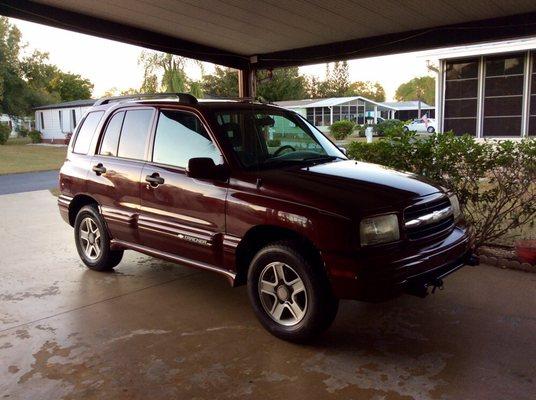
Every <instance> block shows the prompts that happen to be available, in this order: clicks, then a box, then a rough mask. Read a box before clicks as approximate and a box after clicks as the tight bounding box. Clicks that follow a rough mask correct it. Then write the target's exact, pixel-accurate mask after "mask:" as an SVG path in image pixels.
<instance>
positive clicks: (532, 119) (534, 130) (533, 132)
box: [529, 53, 536, 136]
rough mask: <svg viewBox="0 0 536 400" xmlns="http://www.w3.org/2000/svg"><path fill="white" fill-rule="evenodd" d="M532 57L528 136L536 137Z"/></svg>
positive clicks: (535, 72) (535, 57) (534, 61)
mask: <svg viewBox="0 0 536 400" xmlns="http://www.w3.org/2000/svg"><path fill="white" fill-rule="evenodd" d="M531 57H532V75H531V77H530V107H529V136H536V53H532V54H531Z"/></svg>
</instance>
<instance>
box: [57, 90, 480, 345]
mask: <svg viewBox="0 0 536 400" xmlns="http://www.w3.org/2000/svg"><path fill="white" fill-rule="evenodd" d="M60 190H61V196H60V197H59V200H58V203H59V207H60V211H61V215H62V216H63V218H64V219H65V220H66V221H67V222H68V223H69V224H70V225H71V226H73V227H74V233H75V241H76V247H77V249H78V253H79V254H80V257H81V259H82V261H83V262H84V263H85V264H86V265H87V266H88V267H89V268H91V269H94V270H98V271H105V270H111V269H112V268H114V267H115V266H116V265H117V264H119V262H120V261H121V257H122V255H123V251H124V250H136V251H139V252H142V253H145V254H149V255H151V256H155V257H159V258H162V259H166V260H170V261H174V262H177V263H179V264H182V265H187V266H191V267H196V268H201V269H206V270H209V271H213V272H216V273H218V274H221V275H222V276H224V277H226V278H227V279H228V281H229V282H230V283H231V284H232V285H240V284H244V283H247V285H248V292H249V297H250V300H251V303H252V305H253V309H254V310H255V313H256V315H257V316H258V318H259V320H260V322H261V323H262V324H263V325H264V327H265V328H266V329H268V330H269V331H270V332H271V333H273V334H274V335H276V336H278V337H280V338H283V339H287V340H303V339H306V338H309V337H311V336H313V335H315V334H317V333H319V332H321V331H322V330H324V329H326V328H327V327H328V326H329V325H330V324H331V322H332V321H333V319H334V317H335V315H336V313H337V307H338V300H339V299H357V300H365V301H379V300H383V299H387V298H390V297H393V296H395V295H397V294H400V293H402V292H404V291H409V292H410V293H413V294H417V295H421V296H424V295H425V294H426V293H427V291H428V287H429V286H437V285H440V284H441V279H442V278H443V277H444V276H445V275H447V274H449V273H451V272H453V271H455V270H456V269H458V268H460V267H461V266H463V265H464V264H472V263H474V262H475V259H474V257H473V256H472V253H471V249H470V240H469V236H468V233H467V229H466V227H465V226H464V223H463V219H462V215H461V213H460V209H459V205H458V201H457V199H456V196H454V195H451V194H449V193H448V192H446V191H445V190H444V189H442V188H440V187H437V186H434V185H432V184H430V183H428V182H426V181H425V180H424V179H422V178H420V177H418V176H414V175H410V174H406V173H403V172H398V171H393V170H389V169H387V168H384V167H381V166H377V165H371V164H365V163H361V162H355V161H351V160H348V159H347V158H346V156H345V154H344V152H343V150H342V149H339V148H338V147H337V146H335V145H334V144H333V143H332V142H331V141H330V140H329V139H327V138H326V137H325V136H324V135H322V133H321V132H319V131H318V130H317V129H316V128H315V127H314V126H313V125H311V124H310V123H309V122H308V121H307V120H306V119H305V118H303V117H302V116H301V115H299V114H297V113H294V112H291V111H288V110H284V109H281V108H279V107H275V106H271V105H266V104H260V103H253V102H249V101H240V100H237V101H214V100H213V101H198V100H197V99H196V98H194V97H192V96H190V95H186V94H175V95H166V97H161V98H159V97H158V96H155V98H153V99H147V98H143V97H141V96H140V97H136V98H109V99H102V100H99V101H98V102H97V103H95V105H94V107H93V108H92V109H91V110H90V111H89V112H88V113H87V114H86V116H85V118H84V119H83V120H82V121H81V122H80V124H79V126H78V127H77V129H76V132H75V134H74V135H73V138H72V140H71V143H70V145H69V151H68V155H67V159H66V161H65V164H64V165H63V167H62V169H61V173H60Z"/></svg>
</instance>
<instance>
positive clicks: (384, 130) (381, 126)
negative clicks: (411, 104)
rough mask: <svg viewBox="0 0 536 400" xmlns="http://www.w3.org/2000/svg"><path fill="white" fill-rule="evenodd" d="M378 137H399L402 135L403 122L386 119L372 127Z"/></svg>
mask: <svg viewBox="0 0 536 400" xmlns="http://www.w3.org/2000/svg"><path fill="white" fill-rule="evenodd" d="M374 132H376V134H377V135H378V136H386V135H401V134H403V133H404V122H402V121H400V120H398V119H386V120H383V121H381V122H379V123H378V124H376V125H374Z"/></svg>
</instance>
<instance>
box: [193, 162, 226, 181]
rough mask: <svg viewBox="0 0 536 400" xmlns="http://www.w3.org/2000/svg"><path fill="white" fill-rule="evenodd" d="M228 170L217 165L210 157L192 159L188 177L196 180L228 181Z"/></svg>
mask: <svg viewBox="0 0 536 400" xmlns="http://www.w3.org/2000/svg"><path fill="white" fill-rule="evenodd" d="M226 171H227V169H226V168H225V166H223V165H216V164H215V163H214V160H213V159H212V158H209V157H196V158H190V160H189V161H188V171H187V173H188V176H189V177H191V178H196V179H227V172H226Z"/></svg>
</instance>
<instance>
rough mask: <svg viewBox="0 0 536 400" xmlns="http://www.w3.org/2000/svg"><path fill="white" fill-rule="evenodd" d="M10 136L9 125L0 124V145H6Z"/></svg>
mask: <svg viewBox="0 0 536 400" xmlns="http://www.w3.org/2000/svg"><path fill="white" fill-rule="evenodd" d="M10 134H11V128H10V127H9V125H6V124H0V145H2V144H6V142H7V140H8V139H9V135H10Z"/></svg>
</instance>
